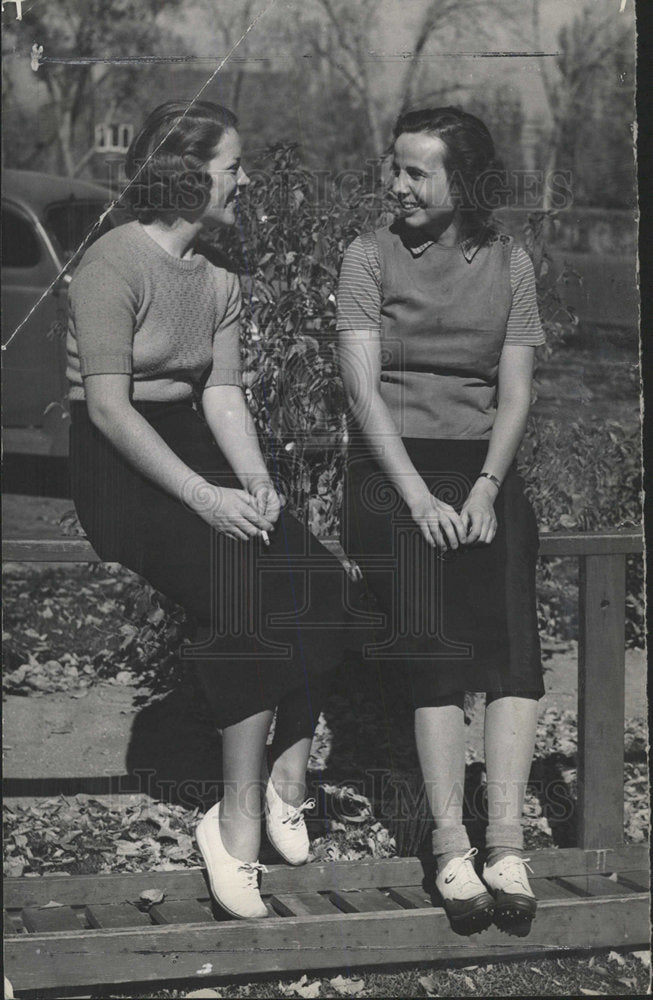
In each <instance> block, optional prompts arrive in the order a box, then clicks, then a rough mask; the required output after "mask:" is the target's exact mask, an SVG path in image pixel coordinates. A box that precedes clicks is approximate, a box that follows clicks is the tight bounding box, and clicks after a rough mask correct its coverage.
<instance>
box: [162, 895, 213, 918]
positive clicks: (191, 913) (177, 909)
mask: <svg viewBox="0 0 653 1000" xmlns="http://www.w3.org/2000/svg"><path fill="white" fill-rule="evenodd" d="M209 907H210V904H209V903H207V904H206V906H202V904H201V903H200V902H198V900H197V899H170V900H168V899H166V900H164V902H163V903H157V904H156V905H155V906H151V907H150V916H151V917H152V920H153V921H154V923H155V924H197V923H202V922H204V921H209V920H210V921H215V917H214V916H213V914H212V912H211V910H210V908H209Z"/></svg>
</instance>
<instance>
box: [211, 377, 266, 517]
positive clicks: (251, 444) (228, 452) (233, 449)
mask: <svg viewBox="0 0 653 1000" xmlns="http://www.w3.org/2000/svg"><path fill="white" fill-rule="evenodd" d="M202 409H203V411H204V416H205V418H206V422H207V424H208V425H209V427H210V429H211V433H212V434H213V437H214V438H215V440H216V441H217V443H218V445H219V446H220V449H221V450H222V452H223V453H224V455H225V457H226V459H227V461H228V462H229V465H230V466H231V468H232V469H233V470H234V472H235V473H236V475H237V476H238V478H239V480H240V482H241V483H242V485H243V488H244V489H246V490H247V491H248V493H251V494H252V495H253V496H255V497H256V498H257V499H258V500H259V510H261V513H264V514H265V515H266V517H268V518H269V519H270V520H271V521H276V520H277V518H278V516H279V510H280V504H279V500H278V497H277V493H276V490H275V489H274V484H273V482H272V479H271V477H270V473H269V472H268V469H267V467H266V465H265V462H264V460H263V455H262V454H261V449H260V446H259V442H258V436H257V433H256V427H255V426H254V421H253V419H252V415H251V413H250V411H249V407H248V406H247V401H246V399H245V396H244V394H243V390H242V389H241V388H240V386H236V385H212V386H210V387H209V388H207V389H205V390H204V393H203V395H202Z"/></svg>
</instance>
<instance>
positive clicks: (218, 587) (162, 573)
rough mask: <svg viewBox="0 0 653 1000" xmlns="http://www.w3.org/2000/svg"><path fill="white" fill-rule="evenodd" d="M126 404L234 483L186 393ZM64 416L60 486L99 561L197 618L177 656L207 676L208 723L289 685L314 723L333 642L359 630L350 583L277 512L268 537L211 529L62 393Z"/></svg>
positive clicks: (258, 706)
mask: <svg viewBox="0 0 653 1000" xmlns="http://www.w3.org/2000/svg"><path fill="white" fill-rule="evenodd" d="M135 405H136V408H137V409H138V411H139V412H140V413H141V414H142V415H143V416H144V417H145V418H146V419H147V420H148V422H149V423H150V424H151V425H152V426H153V427H154V429H155V430H156V431H157V432H158V434H159V435H160V436H161V437H162V438H163V440H164V441H165V442H166V443H167V444H168V445H169V446H170V447H171V448H172V450H173V451H174V452H175V453H176V454H177V455H179V457H180V458H182V459H183V461H184V462H186V464H187V465H188V466H189V467H190V468H191V469H193V470H194V471H195V472H199V473H201V474H202V476H204V477H205V478H206V479H207V480H209V481H210V482H211V483H214V484H216V485H220V486H225V487H234V488H237V489H240V488H242V487H241V484H240V483H239V481H238V480H237V478H236V476H235V474H234V473H233V471H232V470H231V468H230V466H229V464H228V463H227V460H226V459H225V457H224V455H223V454H222V452H221V451H220V449H219V448H218V446H217V445H216V443H215V441H214V439H213V436H212V435H211V433H210V431H209V430H208V428H207V426H206V424H205V423H204V421H203V420H202V419H201V417H200V416H199V414H198V413H197V412H196V411H195V409H194V408H193V407H192V405H191V404H190V403H140V404H135ZM71 416H72V426H71V445H70V465H71V486H72V496H73V499H74V501H75V506H76V508H77V513H78V516H79V520H80V522H81V524H82V527H83V528H84V530H85V532H86V534H87V536H88V538H89V541H90V542H91V544H92V545H93V547H94V548H95V550H96V552H97V553H98V555H99V556H100V557H101V558H102V559H104V560H107V561H110V562H120V563H122V564H123V565H124V566H126V567H128V568H129V569H132V570H134V571H135V572H136V573H138V574H140V575H141V576H143V577H144V578H145V579H146V580H147V581H148V582H149V583H150V584H151V585H152V586H153V587H155V588H156V589H157V590H158V591H160V592H161V593H163V594H165V595H166V596H167V597H169V598H171V599H172V600H173V601H175V602H176V603H177V604H179V605H181V606H182V607H183V608H185V609H186V611H187V612H189V614H190V615H191V616H193V618H194V619H195V620H196V621H197V623H198V626H199V628H198V632H197V638H196V640H195V642H194V644H192V645H191V646H190V647H184V649H183V656H184V659H185V660H187V661H188V662H190V663H192V662H196V663H198V664H200V665H201V667H202V668H203V669H202V673H203V675H204V676H205V677H206V676H207V673H208V675H209V676H210V677H211V679H212V684H213V686H214V691H215V697H212V699H211V700H212V702H213V703H214V704H215V703H217V705H218V718H217V719H216V725H218V726H220V727H221V728H224V727H225V726H229V725H233V724H234V723H236V722H239V721H241V720H242V719H245V718H247V717H249V716H251V715H254V714H255V713H257V712H260V711H263V710H264V709H271V708H274V707H275V706H276V705H278V704H279V702H280V701H281V700H282V699H283V698H285V697H287V696H291V697H292V699H293V701H292V703H293V704H294V705H296V704H297V692H299V693H300V695H301V698H300V701H302V700H303V702H304V704H305V711H306V714H307V716H308V717H309V719H310V721H311V723H312V725H313V726H314V724H315V722H316V721H317V718H318V716H319V712H320V702H321V701H322V699H323V698H324V696H325V691H326V690H327V685H328V681H329V675H330V673H331V671H332V670H333V669H334V668H335V667H337V666H338V664H339V663H340V661H341V659H342V654H343V652H344V650H345V649H347V648H348V649H358V648H360V646H361V645H362V644H363V643H365V642H366V641H369V640H370V638H371V634H370V632H369V631H367V630H366V628H365V627H364V625H361V620H362V617H361V614H360V612H357V611H356V610H355V609H356V607H360V601H359V600H358V599H357V595H356V593H355V591H356V589H357V586H358V585H356V584H354V583H352V581H350V580H348V579H347V576H346V574H345V572H344V570H343V569H342V566H341V564H340V563H339V562H338V560H337V559H336V558H335V557H334V556H333V555H332V554H331V553H330V552H328V550H327V549H325V548H324V547H323V546H322V545H320V544H319V543H318V542H317V541H316V539H315V538H314V537H313V536H312V535H311V533H310V532H309V531H308V530H307V528H306V527H305V526H304V525H302V524H301V523H300V522H299V521H298V520H297V519H296V518H294V517H293V516H291V515H289V514H287V513H285V512H284V513H282V515H281V517H280V518H279V521H278V522H277V525H276V530H275V531H274V532H273V533H271V535H270V546H269V547H267V546H265V545H264V544H263V542H262V540H261V539H259V538H255V539H253V540H250V541H249V542H240V541H235V540H233V539H230V538H228V537H227V536H226V535H223V534H220V533H218V532H216V531H214V530H213V529H212V528H210V527H209V526H208V525H207V524H206V523H205V522H204V521H203V520H202V519H201V518H200V517H199V516H198V515H197V514H195V513H194V512H192V511H191V510H190V509H189V508H187V507H186V506H184V504H183V503H181V502H179V501H177V500H176V499H174V498H173V497H172V496H170V495H169V494H168V493H166V492H164V491H163V490H161V489H159V488H158V487H157V486H156V485H155V484H154V483H152V482H151V481H149V480H148V479H146V478H145V477H143V476H142V475H140V474H139V473H138V472H137V471H136V470H135V469H134V468H132V467H131V466H130V465H129V464H128V463H127V462H126V461H125V460H124V459H123V458H122V457H121V456H120V455H119V454H118V452H117V451H116V450H115V449H114V448H113V447H112V445H111V444H110V443H109V441H108V440H107V439H106V438H105V437H104V436H103V435H102V434H101V433H100V432H99V431H98V430H97V428H95V427H94V426H93V424H92V423H91V422H90V420H89V417H88V411H87V408H86V405H85V404H84V403H79V402H76V403H73V404H72V406H71ZM349 608H351V609H352V610H351V612H349V611H348V609H349ZM302 692H303V694H302Z"/></svg>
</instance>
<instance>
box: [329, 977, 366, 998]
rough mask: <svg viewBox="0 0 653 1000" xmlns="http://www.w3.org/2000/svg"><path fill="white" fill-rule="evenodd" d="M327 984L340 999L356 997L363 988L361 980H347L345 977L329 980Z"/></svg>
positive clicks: (363, 984)
mask: <svg viewBox="0 0 653 1000" xmlns="http://www.w3.org/2000/svg"><path fill="white" fill-rule="evenodd" d="M329 983H330V984H331V986H333V988H334V990H335V991H336V993H339V994H340V996H342V997H355V996H358V994H359V993H360V992H361V991H362V989H363V987H364V986H365V983H364V981H363V980H362V979H348V978H347V977H346V976H336V978H335V979H330V980H329Z"/></svg>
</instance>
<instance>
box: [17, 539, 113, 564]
mask: <svg viewBox="0 0 653 1000" xmlns="http://www.w3.org/2000/svg"><path fill="white" fill-rule="evenodd" d="M2 559H3V562H71V563H75V562H102V560H101V559H100V557H99V556H98V555H97V553H96V552H95V551H94V549H93V547H92V546H91V543H90V542H87V541H86V539H85V538H42V539H32V538H5V539H3V542H2Z"/></svg>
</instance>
